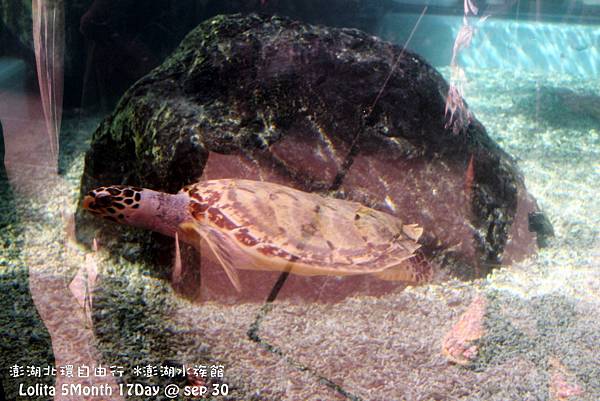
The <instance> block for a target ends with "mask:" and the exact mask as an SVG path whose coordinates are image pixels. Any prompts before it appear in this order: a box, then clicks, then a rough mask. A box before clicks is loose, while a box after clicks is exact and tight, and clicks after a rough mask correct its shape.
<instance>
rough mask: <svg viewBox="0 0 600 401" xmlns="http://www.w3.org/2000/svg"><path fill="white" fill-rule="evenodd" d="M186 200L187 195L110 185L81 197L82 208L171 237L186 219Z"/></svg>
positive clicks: (114, 220) (116, 221) (187, 216)
mask: <svg viewBox="0 0 600 401" xmlns="http://www.w3.org/2000/svg"><path fill="white" fill-rule="evenodd" d="M187 202H188V197H187V195H186V194H177V195H171V194H168V193H164V192H157V191H153V190H151V189H146V188H139V187H131V186H123V185H112V186H108V187H99V188H96V189H93V190H91V191H90V192H88V193H87V194H86V196H85V197H84V198H83V208H84V209H86V210H87V211H89V212H90V213H93V214H94V215H96V216H98V217H102V218H104V219H106V220H110V221H113V222H115V223H121V224H127V225H130V226H134V227H140V228H145V229H148V230H152V231H157V232H160V233H162V234H165V235H170V236H174V235H175V231H177V228H178V227H179V225H180V224H181V223H182V222H183V221H185V220H186V219H189V214H188V213H187Z"/></svg>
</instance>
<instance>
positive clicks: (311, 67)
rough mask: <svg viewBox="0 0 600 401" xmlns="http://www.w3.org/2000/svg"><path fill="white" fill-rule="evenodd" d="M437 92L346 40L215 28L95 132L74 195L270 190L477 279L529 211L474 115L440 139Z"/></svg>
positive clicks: (329, 31)
mask: <svg viewBox="0 0 600 401" xmlns="http://www.w3.org/2000/svg"><path fill="white" fill-rule="evenodd" d="M447 94H448V84H447V83H446V82H445V81H444V79H443V78H442V76H441V75H440V74H439V73H438V72H437V71H436V70H435V69H433V68H432V67H431V66H430V65H429V64H427V62H426V61H425V60H423V59H422V58H420V57H419V56H418V55H416V54H413V53H411V52H410V51H403V50H402V49H401V48H399V47H398V46H395V45H392V44H390V43H387V42H384V41H381V40H379V39H377V38H375V37H373V36H369V35H367V34H365V33H363V32H361V31H358V30H354V29H337V28H327V27H323V26H313V25H308V24H304V23H300V22H295V21H292V20H290V19H286V18H280V17H271V16H269V17H267V16H257V15H250V16H241V15H232V16H218V17H215V18H213V19H211V20H208V21H206V22H204V23H202V24H201V25H199V26H198V27H197V28H196V29H194V30H193V31H192V32H190V33H189V34H188V35H187V37H186V38H185V39H184V40H183V42H182V43H181V45H180V46H179V47H178V48H177V50H176V51H175V52H174V53H173V54H172V55H171V56H170V57H169V58H168V59H167V60H166V61H165V62H164V63H163V64H162V65H161V66H160V67H158V68H156V69H154V70H153V71H152V72H151V73H149V74H148V75H146V76H145V77H144V78H142V79H141V80H139V81H138V82H137V83H136V84H135V85H134V86H133V87H131V88H130V89H129V90H128V91H127V93H126V94H125V95H124V96H123V98H122V99H121V101H120V102H119V104H118V106H117V107H116V109H115V111H114V113H113V114H112V115H111V116H109V117H108V118H107V119H106V120H105V121H104V122H103V123H102V124H101V125H100V127H99V128H98V129H97V131H96V132H95V134H94V136H93V140H92V146H91V149H90V150H89V152H88V153H87V155H86V162H85V172H84V175H83V177H84V178H83V181H82V185H81V193H82V194H85V193H86V192H87V191H88V190H90V189H91V188H93V187H95V186H99V185H106V184H132V185H138V186H145V187H149V188H153V189H156V190H163V191H169V192H176V191H178V190H179V189H180V188H181V187H183V186H184V185H186V184H189V183H191V182H195V181H198V180H199V179H216V178H233V177H238V178H247V179H254V180H265V181H271V182H276V183H279V184H284V185H288V186H291V187H294V188H297V189H301V190H304V191H312V192H320V193H323V194H327V195H329V196H335V197H340V198H344V199H350V200H354V201H359V202H361V203H363V204H365V205H367V206H370V207H372V208H375V209H378V210H382V211H386V212H388V213H391V214H394V215H397V216H399V217H400V218H402V220H403V221H404V222H405V223H417V224H419V225H421V226H422V227H424V234H423V237H422V240H421V241H420V242H422V244H423V252H424V253H425V255H426V256H427V257H429V258H430V259H431V260H434V261H436V264H437V265H439V266H442V267H447V269H445V270H446V271H450V272H451V273H452V274H455V275H458V276H462V277H474V276H478V275H481V274H484V273H486V272H487V271H488V270H489V268H490V267H491V266H495V265H498V264H501V263H509V262H511V261H514V260H518V259H521V258H523V257H526V256H527V255H530V254H532V253H533V252H534V251H535V248H536V245H535V242H536V233H535V232H530V230H529V225H528V215H529V214H530V213H533V212H539V210H538V207H537V205H536V203H535V201H534V200H533V198H532V197H531V196H529V195H528V194H527V192H526V189H525V187H524V183H523V178H522V177H521V176H520V174H519V172H518V170H517V167H516V164H515V162H514V160H513V159H512V158H511V157H510V156H509V155H507V154H506V153H505V152H504V151H502V149H500V148H499V147H498V146H497V145H496V144H495V143H494V141H493V140H491V139H490V138H489V137H488V135H487V134H486V131H485V128H484V127H483V126H482V124H480V123H479V122H478V121H477V120H476V118H475V117H474V116H472V117H471V118H470V120H469V122H468V124H467V125H466V126H464V127H463V128H462V130H461V131H460V132H458V133H453V132H452V130H450V129H446V128H445V125H446V116H445V99H446V96H447ZM82 219H86V218H85V217H80V219H79V220H80V223H83V221H82ZM95 224H97V223H95ZM79 226H80V229H81V230H80V231H81V232H83V231H85V226H87V224H79ZM538 235H542V233H538ZM442 270H444V269H442Z"/></svg>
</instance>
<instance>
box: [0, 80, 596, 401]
mask: <svg viewBox="0 0 600 401" xmlns="http://www.w3.org/2000/svg"><path fill="white" fill-rule="evenodd" d="M466 73H467V77H468V79H469V84H468V85H467V87H466V99H467V101H468V103H469V105H470V107H471V109H472V111H473V112H474V113H475V115H476V116H477V118H478V119H479V120H480V121H482V122H483V124H484V125H485V126H486V128H487V130H488V132H489V134H490V135H491V136H492V137H493V138H494V139H495V140H496V141H497V142H498V143H499V144H500V145H501V146H502V147H503V148H504V149H505V150H506V151H507V152H509V153H510V154H511V155H513V156H514V157H515V158H516V159H517V160H518V163H519V166H520V168H521V169H522V172H523V175H524V176H525V179H526V184H527V187H528V189H529V191H530V192H531V193H532V194H533V195H534V196H535V197H536V198H537V200H538V202H539V204H540V206H541V207H542V208H543V210H544V211H545V212H546V213H547V215H548V216H549V218H550V220H551V221H552V223H553V226H554V231H555V234H556V236H555V238H554V239H552V241H551V242H550V246H549V247H547V248H545V249H543V250H541V251H540V252H539V254H538V255H537V257H536V258H533V259H530V260H527V261H524V262H521V263H519V264H516V265H513V266H510V267H506V268H503V269H499V270H496V271H495V272H494V273H493V274H492V275H491V276H489V277H487V278H485V279H481V280H478V281H475V282H460V281H451V282H446V283H442V284H435V285H426V286H422V287H416V288H407V289H405V290H403V291H401V290H395V291H391V292H390V293H389V294H386V295H384V296H380V297H372V296H367V295H361V294H357V295H355V296H351V297H347V298H345V299H344V300H342V301H340V302H335V303H326V304H323V303H302V302H293V301H275V302H274V303H273V304H271V305H268V306H265V305H264V304H263V303H260V302H245V303H241V304H236V305H221V304H218V303H216V302H205V303H197V302H196V303H193V302H189V301H187V300H185V299H184V298H183V297H181V296H179V295H177V292H176V291H174V290H173V289H172V287H171V285H170V283H169V280H168V277H169V273H168V272H165V271H157V268H156V267H155V266H150V265H147V264H144V263H142V262H137V263H133V262H130V261H128V260H127V259H126V258H125V257H123V256H124V255H119V254H115V253H114V252H111V247H112V244H110V243H105V244H99V250H98V251H97V252H94V251H92V250H90V249H89V248H88V247H86V246H83V245H81V244H77V243H76V241H75V240H74V236H73V227H72V223H71V221H72V220H71V216H72V214H73V213H74V211H75V208H76V201H77V195H78V183H79V178H80V174H81V172H82V169H83V152H84V151H85V149H86V147H87V146H89V138H90V135H91V132H92V131H93V129H94V126H95V124H96V123H97V121H98V119H97V118H85V119H83V120H82V119H80V118H79V117H78V116H68V115H67V116H66V118H65V122H64V125H63V129H64V134H63V144H64V146H65V147H64V149H65V152H64V154H63V160H62V161H61V165H62V167H63V170H64V173H63V175H61V176H56V175H53V174H50V173H49V172H48V171H47V170H45V169H39V168H36V167H35V166H30V165H28V164H24V163H23V164H19V161H18V160H13V161H12V162H11V165H10V166H7V167H8V171H9V176H10V179H11V183H12V186H11V187H7V186H6V185H4V186H3V188H2V191H3V192H2V209H3V213H4V216H8V217H7V219H6V220H7V221H6V228H4V229H2V230H0V241H1V242H2V247H0V291H1V292H2V297H1V298H0V302H1V305H2V307H1V308H0V321H1V322H2V324H1V325H0V327H1V328H0V330H1V331H2V339H3V340H2V347H1V348H0V352H1V355H0V359H2V360H3V361H4V366H3V370H2V375H3V383H4V389H5V392H7V393H8V394H7V395H8V396H9V397H11V395H13V396H14V394H15V392H16V391H18V388H19V384H21V383H25V384H27V385H33V384H36V383H47V384H53V381H54V380H53V379H52V378H49V377H46V378H44V377H42V378H35V377H26V376H25V377H18V378H14V377H9V376H8V372H9V370H8V368H9V367H10V366H13V365H15V364H16V365H22V366H28V365H36V366H45V365H47V364H52V363H56V365H58V366H63V365H67V364H73V365H75V366H77V365H82V364H87V365H97V364H99V363H102V364H103V365H108V366H111V365H113V366H121V367H123V369H124V371H125V373H124V376H123V377H122V378H119V377H117V378H113V377H110V376H109V377H91V378H88V379H78V378H69V377H62V376H60V375H59V377H57V378H56V383H54V384H56V385H61V384H62V383H85V384H88V385H96V386H99V385H108V386H112V387H111V388H113V389H114V390H115V393H114V395H113V396H112V399H115V400H117V399H124V398H125V397H121V396H119V395H117V389H118V387H117V386H118V384H119V383H125V382H126V383H140V384H145V385H153V384H154V385H159V386H161V389H162V388H164V387H165V386H166V385H167V384H168V383H177V384H180V385H184V384H186V380H187V379H186V378H183V377H178V378H169V377H164V376H162V377H161V376H158V377H156V376H154V377H146V376H144V375H142V376H137V375H135V374H134V373H133V368H134V367H135V366H136V365H140V366H147V365H154V366H159V365H162V366H178V365H180V364H182V363H185V364H188V365H189V366H193V365H206V366H215V365H222V366H223V373H224V375H223V377H222V378H212V379H210V378H208V379H207V380H206V381H207V382H208V383H209V384H219V385H222V384H226V385H227V386H228V389H229V394H228V396H217V397H213V399H231V400H345V399H349V400H432V399H435V400H558V399H568V400H597V399H600V359H599V358H598V354H599V352H600V324H599V323H598V319H596V318H594V316H595V315H597V313H598V310H599V308H600V252H599V251H600V242H599V232H598V231H599V228H600V201H599V196H598V183H599V182H600V111H599V110H600V84H599V83H598V82H592V83H591V82H590V81H583V80H577V79H575V78H571V77H568V76H562V77H561V76H554V77H552V78H548V77H546V76H542V75H540V76H536V75H531V74H530V75H526V74H519V73H515V72H514V71H508V72H502V71H490V70H476V71H475V70H473V71H470V70H468V71H466ZM594 85H595V86H594ZM7 211H8V212H10V214H9V215H7V214H6V213H7ZM125 235H126V234H125ZM125 239H126V238H114V241H115V243H117V242H119V241H124V240H125ZM137 251H139V249H138V250H137ZM131 252H134V253H135V252H136V249H133V250H132V251H131ZM129 259H131V258H129ZM95 275H97V277H96V278H95V280H94V276H95ZM86 288H88V290H90V289H91V290H93V291H91V293H90V292H89V291H88V292H87V293H86ZM90 294H91V295H92V296H91V305H90V297H87V296H86V295H90ZM476 297H481V298H483V299H485V300H486V305H487V307H486V313H485V318H484V327H485V335H484V336H483V338H482V339H481V340H479V341H477V342H476V343H477V346H478V353H477V356H476V358H475V359H474V360H473V362H472V363H471V364H469V365H467V366H462V365H458V364H454V363H451V362H449V361H448V360H447V359H446V358H445V357H444V356H443V355H442V353H441V344H442V341H443V339H444V336H445V334H446V333H447V332H448V331H449V330H450V329H451V328H452V327H453V325H454V324H455V323H456V322H457V320H458V319H459V317H460V316H461V314H462V313H463V312H464V311H465V310H467V307H468V306H469V305H470V303H471V301H472V300H473V299H475V298H476ZM50 344H51V348H50ZM188 384H189V383H188ZM129 398H130V399H167V398H165V397H164V396H162V397H160V396H157V397H146V396H140V397H129ZM21 399H40V400H41V399H47V397H30V398H21ZM56 399H84V397H65V396H57V397H56ZM90 399H100V398H90ZM177 399H185V398H183V397H180V398H177Z"/></svg>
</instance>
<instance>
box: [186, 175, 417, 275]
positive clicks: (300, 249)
mask: <svg viewBox="0 0 600 401" xmlns="http://www.w3.org/2000/svg"><path fill="white" fill-rule="evenodd" d="M183 191H185V192H187V193H188V195H189V197H190V204H189V212H190V215H191V216H192V217H193V225H194V227H193V228H195V231H197V233H198V234H199V235H200V236H201V237H202V239H205V240H207V241H208V242H209V245H211V249H213V251H214V252H215V254H216V256H217V258H218V259H219V261H220V262H221V263H222V264H224V265H227V264H230V265H231V267H235V268H241V269H250V270H274V271H284V270H289V271H291V272H292V273H295V274H301V275H350V274H365V273H376V272H382V271H384V270H386V269H390V268H397V267H399V266H401V265H402V264H403V262H404V261H406V260H407V259H409V258H411V257H412V256H414V252H415V251H416V250H417V249H418V248H419V246H420V245H419V244H418V243H417V242H416V240H417V239H418V238H419V236H420V235H421V232H422V230H421V228H420V227H418V226H416V225H403V224H402V221H401V220H400V219H398V218H397V217H394V216H392V215H389V214H387V213H384V212H380V211H377V210H374V209H371V208H368V207H366V206H364V205H362V204H360V203H357V202H351V201H346V200H341V199H335V198H331V197H326V196H321V195H319V194H316V193H308V192H303V191H299V190H296V189H293V188H290V187H287V186H283V185H279V184H275V183H270V182H261V181H251V180H243V179H224V180H209V181H203V182H199V183H197V184H194V185H191V186H187V187H185V188H184V189H183ZM187 227H188V228H190V226H189V225H187ZM188 231H190V230H188ZM191 231H194V230H191ZM232 255H237V256H232ZM228 262H229V263H228ZM224 267H225V269H226V271H227V266H224ZM407 281H413V280H412V279H409V280H407ZM415 281H416V280H415Z"/></svg>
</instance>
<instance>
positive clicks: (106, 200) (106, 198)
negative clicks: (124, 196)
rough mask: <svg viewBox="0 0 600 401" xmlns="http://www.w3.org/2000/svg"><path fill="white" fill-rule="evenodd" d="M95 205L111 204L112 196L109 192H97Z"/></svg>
mask: <svg viewBox="0 0 600 401" xmlns="http://www.w3.org/2000/svg"><path fill="white" fill-rule="evenodd" d="M95 203H96V206H98V207H108V206H110V205H111V204H112V196H110V195H109V194H99V195H98V196H96V199H95Z"/></svg>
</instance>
